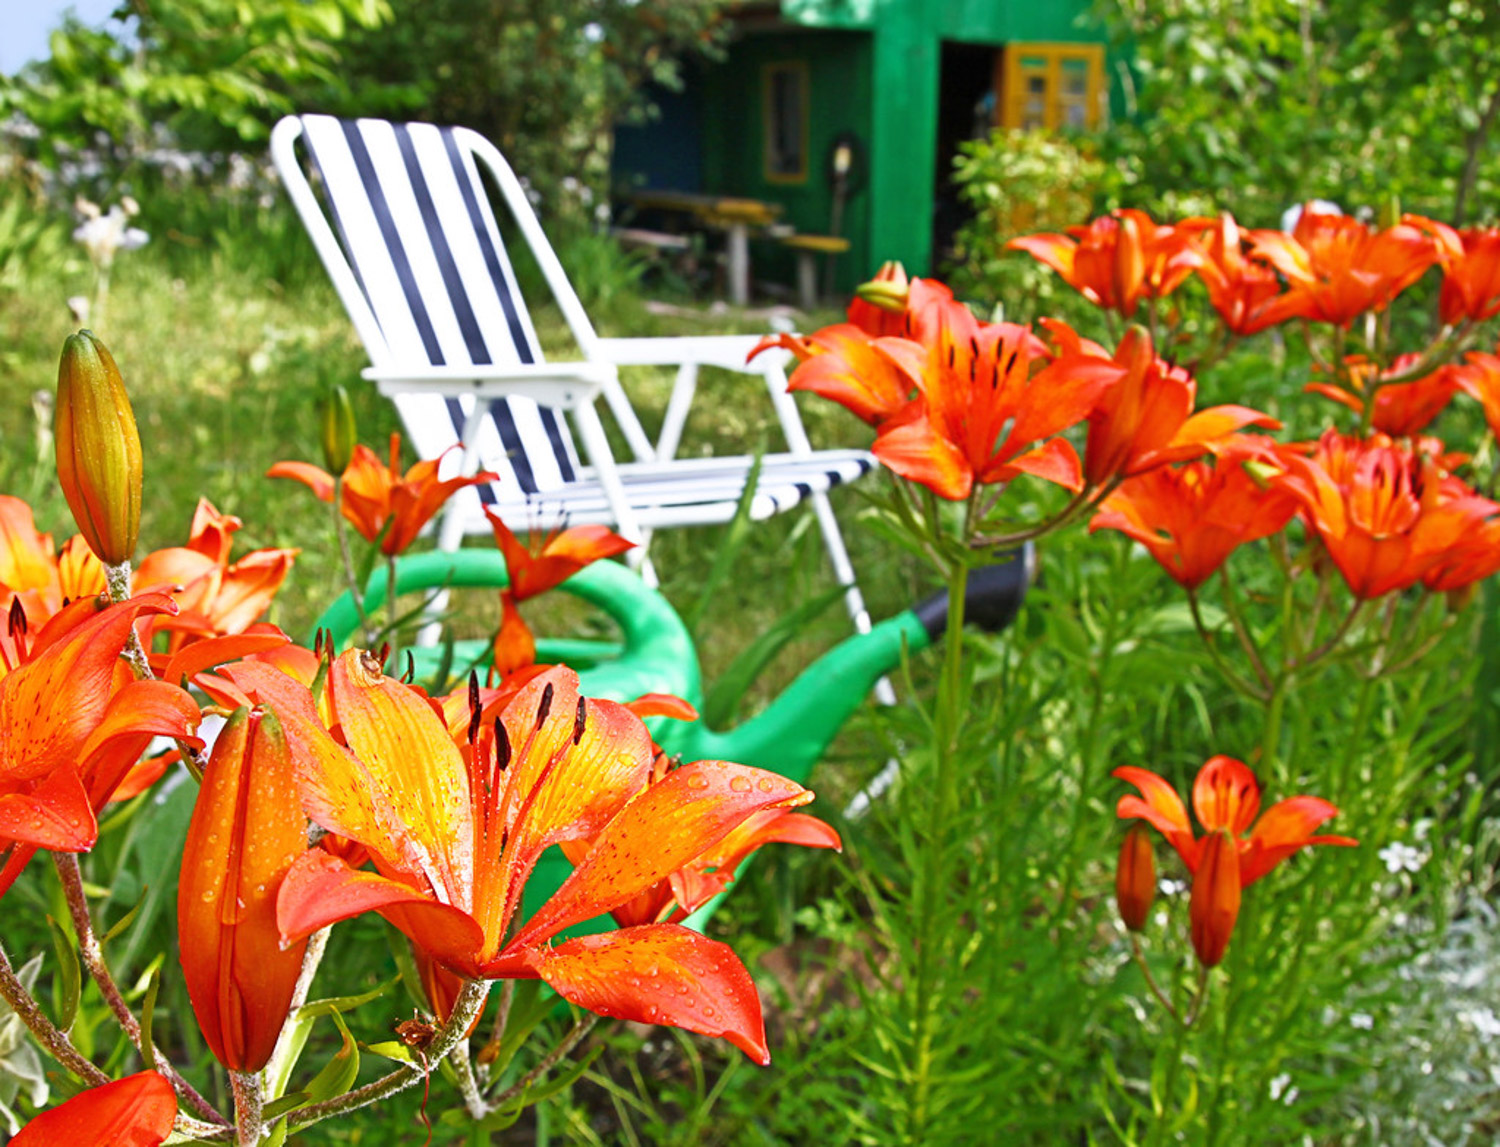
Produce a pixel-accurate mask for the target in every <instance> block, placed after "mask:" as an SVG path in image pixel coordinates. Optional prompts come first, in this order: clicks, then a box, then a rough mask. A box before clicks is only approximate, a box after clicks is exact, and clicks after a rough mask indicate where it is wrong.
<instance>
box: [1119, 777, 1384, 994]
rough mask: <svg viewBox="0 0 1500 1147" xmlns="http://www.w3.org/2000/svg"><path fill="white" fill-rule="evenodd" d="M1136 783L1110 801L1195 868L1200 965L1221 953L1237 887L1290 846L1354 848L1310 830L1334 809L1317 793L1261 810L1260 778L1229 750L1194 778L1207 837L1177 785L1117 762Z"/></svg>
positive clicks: (1291, 850)
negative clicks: (1199, 834)
mask: <svg viewBox="0 0 1500 1147" xmlns="http://www.w3.org/2000/svg"><path fill="white" fill-rule="evenodd" d="M1111 775H1113V776H1116V777H1119V778H1120V779H1121V780H1122V781H1125V782H1127V783H1129V784H1132V785H1134V786H1135V787H1136V788H1137V789H1139V790H1140V794H1141V795H1140V796H1135V795H1134V794H1131V795H1127V796H1123V797H1121V798H1120V800H1119V803H1118V804H1117V805H1116V807H1115V812H1116V815H1118V816H1119V817H1120V818H1121V819H1125V820H1130V819H1136V818H1139V819H1140V820H1144V821H1146V822H1147V823H1148V824H1150V825H1152V826H1153V827H1155V828H1156V829H1157V830H1158V831H1160V832H1161V834H1162V835H1163V836H1165V837H1166V838H1167V843H1169V844H1170V845H1171V846H1172V847H1173V848H1174V849H1176V850H1177V854H1178V855H1179V856H1180V857H1182V862H1183V864H1185V865H1186V866H1187V870H1188V871H1189V872H1190V873H1192V874H1193V895H1192V905H1191V909H1190V911H1191V916H1192V933H1193V946H1194V949H1195V950H1196V951H1197V952H1198V958H1199V959H1200V960H1201V961H1202V962H1203V964H1204V966H1205V967H1210V968H1211V967H1213V966H1214V965H1215V964H1217V963H1218V962H1219V961H1220V960H1221V959H1222V958H1223V956H1224V949H1225V947H1226V946H1227V945H1228V943H1229V937H1230V934H1231V933H1232V932H1233V930H1234V923H1235V918H1236V917H1237V916H1238V914H1239V905H1240V891H1241V889H1244V888H1248V887H1250V885H1252V884H1254V883H1255V882H1256V881H1257V880H1259V879H1260V878H1261V877H1263V876H1265V875H1266V874H1267V873H1268V872H1270V871H1271V870H1272V869H1273V868H1275V867H1276V866H1277V865H1278V864H1280V863H1281V862H1282V861H1283V860H1285V859H1286V858H1287V857H1289V856H1291V855H1292V854H1293V853H1295V852H1297V851H1299V850H1301V849H1303V848H1306V847H1308V846H1309V845H1314V844H1332V845H1340V846H1343V847H1352V846H1353V845H1355V844H1357V843H1358V841H1355V840H1352V839H1350V838H1349V837H1347V836H1313V835H1311V834H1312V832H1313V831H1314V830H1315V829H1316V828H1317V827H1318V826H1319V825H1321V824H1322V823H1323V822H1324V821H1327V820H1329V819H1330V818H1332V817H1334V816H1336V815H1337V814H1338V809H1337V808H1335V807H1334V806H1333V805H1331V804H1329V803H1328V802H1327V801H1325V800H1323V799H1322V798H1321V797H1312V796H1296V797H1289V798H1288V799H1286V800H1283V801H1279V802H1278V803H1276V804H1274V805H1272V806H1271V807H1270V808H1269V809H1267V810H1266V812H1265V815H1264V816H1261V817H1260V818H1259V819H1258V820H1257V819H1256V818H1257V814H1258V813H1259V812H1260V784H1259V782H1258V781H1256V779H1255V774H1254V773H1252V772H1251V771H1250V770H1249V769H1248V768H1246V767H1245V765H1244V763H1243V762H1241V761H1237V760H1235V759H1234V758H1233V757H1226V756H1216V757H1211V758H1209V760H1208V761H1206V762H1205V763H1204V765H1203V767H1202V768H1201V769H1199V770H1198V777H1197V779H1196V780H1195V781H1194V782H1193V812H1194V813H1195V814H1197V817H1198V823H1199V824H1200V825H1202V826H1203V831H1204V833H1205V836H1204V837H1203V839H1201V840H1199V839H1197V838H1196V837H1195V836H1194V835H1193V827H1192V824H1191V822H1189V820H1188V814H1187V809H1186V808H1185V807H1183V803H1182V800H1181V798H1179V797H1178V795H1177V793H1176V791H1175V790H1174V789H1173V788H1172V786H1171V785H1169V784H1168V783H1167V782H1166V781H1165V780H1163V779H1162V778H1161V777H1159V776H1157V774H1155V773H1153V772H1151V771H1150V770H1149V769H1140V768H1135V767H1134V766H1131V765H1122V766H1121V767H1120V768H1118V769H1115V770H1114V772H1113V773H1112V774H1111Z"/></svg>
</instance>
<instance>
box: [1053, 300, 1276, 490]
mask: <svg viewBox="0 0 1500 1147" xmlns="http://www.w3.org/2000/svg"><path fill="white" fill-rule="evenodd" d="M1051 329H1052V331H1053V334H1054V337H1056V336H1058V335H1059V333H1060V332H1061V331H1062V330H1063V328H1062V327H1061V324H1056V325H1054V326H1053V327H1052V328H1051ZM1067 334H1069V335H1071V332H1067ZM1073 338H1075V339H1076V336H1073ZM1069 341H1071V340H1069V339H1066V338H1064V339H1063V342H1064V344H1065V345H1066V343H1068V342H1069ZM1081 353H1082V354H1084V355H1085V356H1087V355H1088V354H1089V352H1088V351H1086V350H1085V351H1082V352H1081ZM1105 361H1107V362H1112V363H1113V364H1114V365H1115V366H1116V367H1118V368H1120V373H1119V380H1118V381H1117V382H1115V383H1114V384H1113V385H1112V386H1110V387H1109V388H1108V389H1106V390H1105V392H1104V395H1103V397H1102V398H1101V399H1100V400H1099V404H1098V406H1096V407H1095V408H1094V412H1093V413H1092V414H1091V415H1089V434H1088V443H1087V445H1086V447H1085V449H1084V456H1083V473H1084V477H1085V479H1086V480H1087V482H1088V484H1089V485H1090V486H1093V487H1102V486H1105V485H1107V484H1108V483H1110V482H1112V481H1115V480H1116V479H1119V478H1129V477H1133V476H1134V475H1136V474H1144V473H1145V472H1146V471H1148V470H1151V469H1154V468H1155V467H1157V466H1165V465H1167V464H1169V463H1172V462H1183V461H1186V460H1187V459H1189V458H1196V457H1198V456H1200V455H1202V454H1207V453H1210V452H1211V451H1214V450H1216V449H1218V448H1219V447H1220V446H1221V445H1223V444H1224V443H1226V442H1227V441H1229V440H1230V439H1231V438H1232V436H1233V435H1235V434H1236V433H1237V432H1238V431H1240V430H1243V429H1244V428H1245V427H1247V426H1260V427H1264V428H1266V429H1269V430H1277V429H1279V428H1280V427H1281V423H1279V422H1277V421H1276V420H1275V419H1274V418H1272V417H1270V416H1269V415H1266V414H1262V413H1261V412H1260V411H1258V410H1251V409H1250V408H1249V407H1245V406H1234V405H1228V406H1211V407H1209V408H1207V409H1205V410H1199V411H1196V412H1195V411H1194V410H1193V400H1194V397H1195V395H1196V393H1197V383H1196V382H1194V380H1193V377H1192V375H1190V374H1188V372H1187V371H1185V370H1183V369H1182V368H1181V367H1178V366H1173V365H1172V364H1170V363H1167V362H1163V361H1162V360H1161V359H1159V358H1157V357H1156V354H1155V352H1154V350H1153V349H1152V346H1151V336H1150V335H1148V334H1147V333H1146V332H1145V331H1144V330H1142V329H1141V328H1140V327H1132V328H1131V329H1130V330H1129V331H1127V332H1126V333H1125V337H1124V338H1122V339H1121V340H1120V344H1119V346H1118V347H1116V348H1115V353H1114V357H1113V359H1108V360H1105Z"/></svg>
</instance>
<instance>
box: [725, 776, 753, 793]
mask: <svg viewBox="0 0 1500 1147" xmlns="http://www.w3.org/2000/svg"><path fill="white" fill-rule="evenodd" d="M729 787H730V788H732V789H733V790H734V791H735V792H737V793H748V792H749V791H750V778H749V777H734V778H733V779H731V780H730V782H729Z"/></svg>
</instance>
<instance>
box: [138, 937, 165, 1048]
mask: <svg viewBox="0 0 1500 1147" xmlns="http://www.w3.org/2000/svg"><path fill="white" fill-rule="evenodd" d="M160 990H161V963H160V958H158V960H157V962H155V963H153V964H152V967H151V979H150V981H149V982H148V983H147V984H146V1001H145V1003H143V1004H142V1005H141V1058H142V1059H143V1060H145V1061H146V1063H147V1065H148V1066H152V1067H154V1066H155V1065H156V1056H155V1055H154V1054H153V1052H152V1048H153V1047H155V1045H154V1044H153V1043H152V1042H151V1021H152V1019H153V1017H154V1015H155V1013H156V994H157V992H159V991H160Z"/></svg>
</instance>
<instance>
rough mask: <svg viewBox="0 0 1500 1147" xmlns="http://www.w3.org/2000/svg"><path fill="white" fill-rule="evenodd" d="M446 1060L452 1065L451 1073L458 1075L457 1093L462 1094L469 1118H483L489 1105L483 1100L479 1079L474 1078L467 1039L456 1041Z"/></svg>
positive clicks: (488, 1110) (487, 1111) (472, 1062)
mask: <svg viewBox="0 0 1500 1147" xmlns="http://www.w3.org/2000/svg"><path fill="white" fill-rule="evenodd" d="M448 1062H449V1063H451V1064H452V1065H453V1073H454V1074H455V1075H456V1076H458V1093H459V1094H460V1095H461V1096H463V1100H464V1107H465V1108H466V1109H467V1110H468V1112H469V1118H470V1119H473V1120H476V1121H478V1120H480V1119H483V1118H484V1117H485V1116H486V1115H488V1114H489V1113H490V1106H489V1104H487V1103H486V1102H485V1101H484V1094H483V1093H482V1092H481V1091H480V1089H479V1080H477V1079H475V1078H474V1061H473V1060H471V1059H470V1058H469V1041H468V1040H466V1039H461V1040H459V1041H458V1043H457V1044H456V1045H455V1046H454V1048H453V1050H452V1051H450V1052H449V1053H448Z"/></svg>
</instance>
